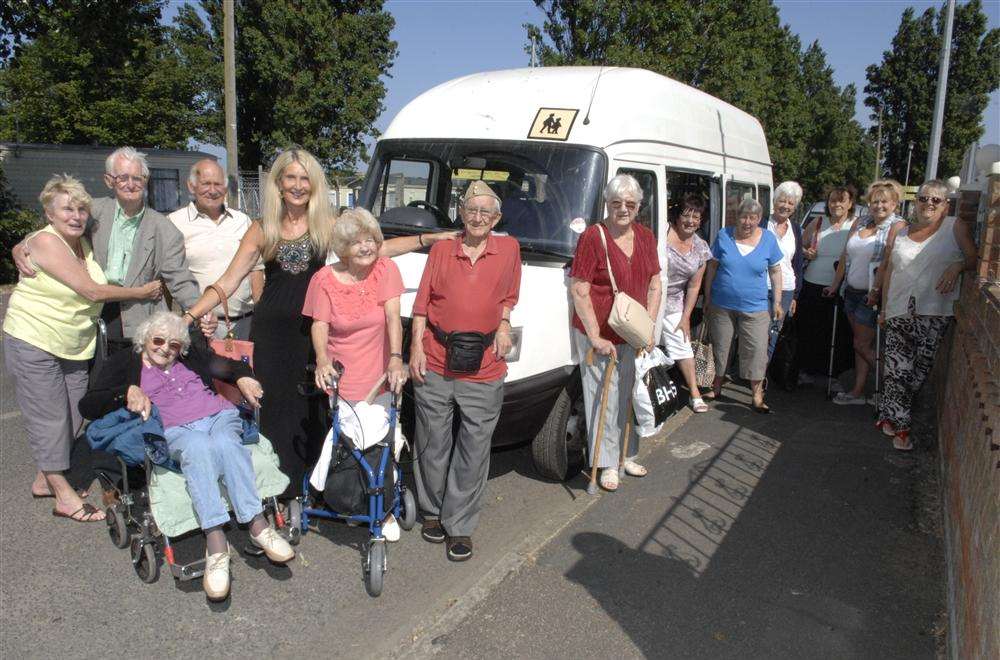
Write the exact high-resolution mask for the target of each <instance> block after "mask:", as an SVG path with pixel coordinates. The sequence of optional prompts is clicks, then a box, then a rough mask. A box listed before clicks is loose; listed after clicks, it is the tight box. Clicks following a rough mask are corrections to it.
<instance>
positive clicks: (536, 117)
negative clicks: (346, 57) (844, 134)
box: [382, 66, 771, 165]
mask: <svg viewBox="0 0 1000 660" xmlns="http://www.w3.org/2000/svg"><path fill="white" fill-rule="evenodd" d="M550 111H551V113H554V114H551V113H550ZM588 116H589V121H585V120H586V119H587V118H588ZM552 117H558V118H559V119H560V124H561V126H559V127H558V128H557V130H558V131H560V132H561V133H563V136H562V137H560V138H558V141H561V142H564V143H567V144H585V145H591V146H595V147H600V148H606V147H609V146H611V145H613V144H617V143H622V142H636V141H640V142H653V143H662V144H667V145H675V146H680V147H686V148H689V149H694V150H699V151H704V152H707V153H712V154H724V155H725V156H727V157H731V158H738V159H741V160H747V161H753V162H756V163H761V164H763V165H770V164H771V159H770V156H769V155H768V151H767V142H766V139H765V137H764V130H763V128H762V127H761V124H760V122H759V121H758V120H757V119H756V118H755V117H753V116H752V115H750V114H747V113H746V112H743V111H742V110H740V109H738V108H736V107H734V106H732V105H729V104H728V103H725V102H724V101H720V100H719V99H717V98H715V97H714V96H710V95H708V94H705V93H704V92H701V91H699V90H697V89H694V88H693V87H689V86H687V85H684V84H682V83H679V82H677V81H676V80H671V79H670V78H667V77H666V76H661V75H659V74H656V73H653V72H651V71H646V70H644V69H628V68H620V67H596V66H593V67H590V66H577V67H534V68H525V69H508V70H504V71H488V72H484V73H475V74H472V75H468V76H464V77H462V78H456V79H454V80H451V81H448V82H446V83H442V84H441V85H438V86H437V87H434V88H432V89H430V90H428V91H426V92H424V93H423V94H421V95H420V96H418V97H417V98H415V99H414V100H413V101H411V102H410V103H409V104H407V105H406V106H405V107H404V108H403V109H402V110H400V112H399V114H397V115H396V117H395V119H393V121H392V123H391V124H390V125H389V127H388V129H386V131H385V133H384V134H383V135H382V139H394V138H418V139H419V138H432V139H435V138H436V139H448V138H454V139H463V138H464V139H469V138H471V139H492V140H526V139H531V140H533V141H534V140H552V139H556V138H551V137H549V135H548V132H547V131H546V130H545V129H544V128H542V126H543V124H542V122H543V121H545V120H546V118H549V120H550V124H551V118H552ZM563 120H564V121H563ZM567 131H568V133H567Z"/></svg>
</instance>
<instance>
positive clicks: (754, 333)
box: [708, 305, 771, 380]
mask: <svg viewBox="0 0 1000 660" xmlns="http://www.w3.org/2000/svg"><path fill="white" fill-rule="evenodd" d="M770 328H771V313H770V312H766V311H764V312H736V311H733V310H731V309H722V308H721V307H716V306H715V305H711V306H710V307H709V308H708V332H709V334H710V335H711V338H712V353H713V357H714V358H715V373H716V374H719V375H721V374H724V373H726V369H727V368H728V367H729V353H730V350H731V349H732V345H733V336H734V335H736V334H738V335H739V341H740V349H739V353H740V376H741V377H742V378H746V379H747V380H763V379H764V376H765V374H766V373H767V345H768V339H769V338H770Z"/></svg>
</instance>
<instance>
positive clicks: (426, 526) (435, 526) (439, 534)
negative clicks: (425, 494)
mask: <svg viewBox="0 0 1000 660" xmlns="http://www.w3.org/2000/svg"><path fill="white" fill-rule="evenodd" d="M420 536H422V537H424V540H425V541H427V542H428V543H444V539H445V533H444V527H442V526H441V521H440V520H438V519H437V518H428V519H427V520H425V521H424V522H423V524H421V525H420Z"/></svg>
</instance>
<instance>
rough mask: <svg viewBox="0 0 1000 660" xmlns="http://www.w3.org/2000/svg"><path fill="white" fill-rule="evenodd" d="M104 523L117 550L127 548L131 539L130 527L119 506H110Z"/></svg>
mask: <svg viewBox="0 0 1000 660" xmlns="http://www.w3.org/2000/svg"><path fill="white" fill-rule="evenodd" d="M104 521H105V522H106V523H107V525H108V536H110V537H111V542H112V543H114V545H115V547H116V548H127V547H128V542H129V539H130V536H131V535H130V534H129V533H128V526H127V525H126V524H125V516H124V515H122V512H121V509H119V508H118V507H117V506H114V505H112V506H109V507H108V508H107V510H106V511H105V512H104Z"/></svg>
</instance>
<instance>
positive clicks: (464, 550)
mask: <svg viewBox="0 0 1000 660" xmlns="http://www.w3.org/2000/svg"><path fill="white" fill-rule="evenodd" d="M471 556H472V539H471V538H469V537H468V536H449V537H448V559H450V560H452V561H465V560H466V559H468V558H469V557H471Z"/></svg>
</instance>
